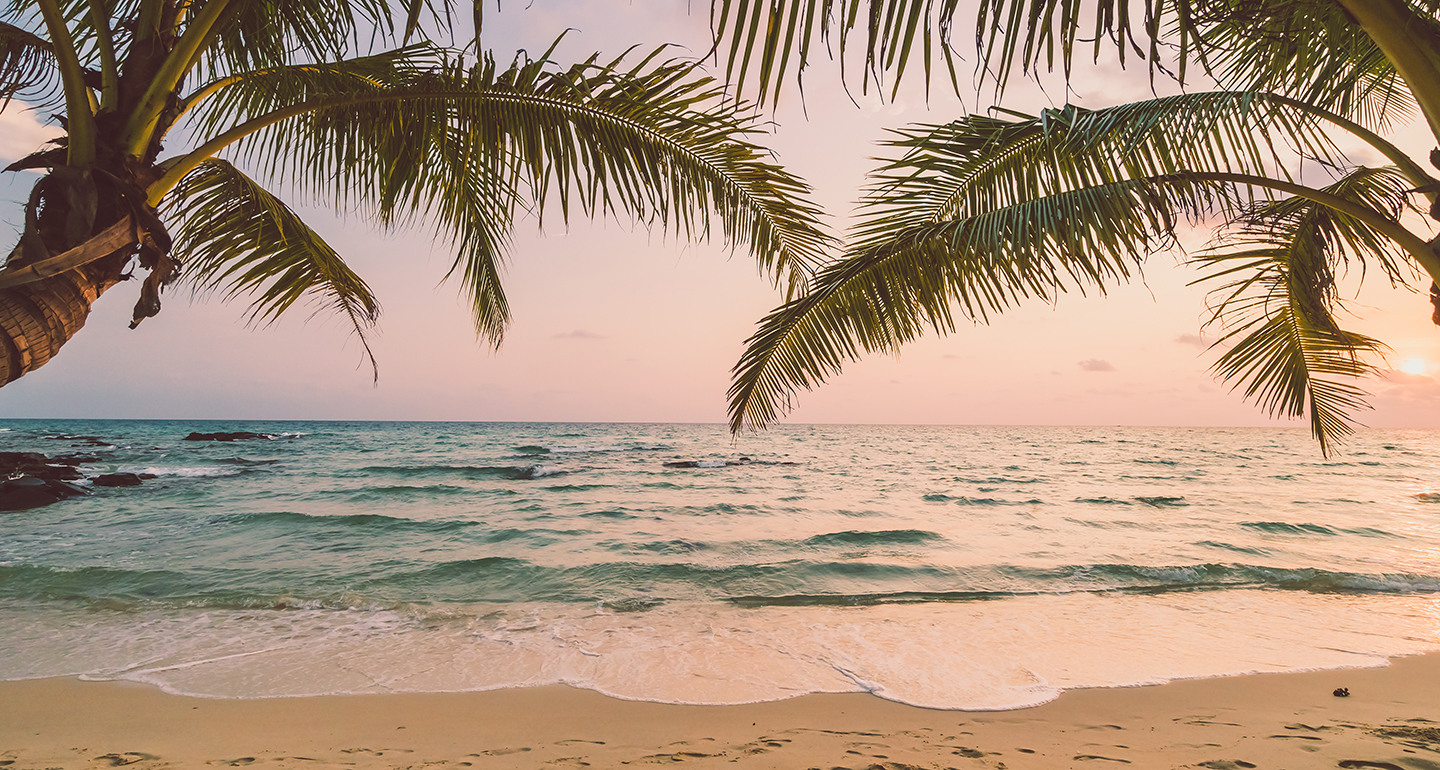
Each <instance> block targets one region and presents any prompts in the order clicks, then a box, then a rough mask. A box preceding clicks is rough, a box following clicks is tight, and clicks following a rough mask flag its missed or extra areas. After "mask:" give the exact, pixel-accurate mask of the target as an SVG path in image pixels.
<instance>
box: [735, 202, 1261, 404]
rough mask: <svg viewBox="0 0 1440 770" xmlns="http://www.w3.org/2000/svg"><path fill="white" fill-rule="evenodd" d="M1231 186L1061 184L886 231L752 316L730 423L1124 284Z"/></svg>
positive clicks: (1217, 205)
mask: <svg viewBox="0 0 1440 770" xmlns="http://www.w3.org/2000/svg"><path fill="white" fill-rule="evenodd" d="M1233 196H1234V191H1233V190H1232V189H1231V187H1230V186H1229V185H1226V184H1221V183H1216V182H1209V181H1205V180H1197V179H1194V178H1191V177H1187V176H1185V175H1178V174H1177V175H1170V176H1167V177H1155V178H1149V179H1139V180H1124V181H1115V182H1108V183H1103V184H1100V185H1097V186H1094V187H1085V188H1079V189H1072V190H1067V191H1065V192H1059V193H1055V194H1052V195H1049V196H1046V197H1044V198H1040V199H1037V200H1027V201H1023V202H1018V203H1014V204H1011V205H1008V206H1003V207H997V208H994V209H991V210H988V211H977V212H970V213H966V214H963V215H958V216H955V217H953V218H950V219H945V220H942V221H939V222H935V223H933V224H930V225H917V226H914V227H912V228H910V229H908V230H904V231H897V232H894V233H892V237H891V238H890V239H889V240H888V241H887V242H884V243H874V244H872V245H870V246H869V247H868V248H866V249H864V250H862V251H857V252H854V253H852V254H851V255H849V256H847V257H845V258H844V259H842V260H839V261H837V262H836V263H834V264H832V265H830V266H829V267H827V268H825V269H824V270H822V271H821V272H820V273H818V274H817V275H816V277H815V279H814V281H813V284H812V288H811V290H810V292H809V293H807V294H806V295H805V296H803V297H801V298H799V299H797V300H794V301H792V302H789V303H787V304H785V305H783V306H782V307H780V308H779V309H777V310H776V311H774V312H772V313H771V314H770V315H768V316H766V317H765V319H763V320H762V321H761V322H760V329H759V331H757V332H756V333H755V335H754V336H752V337H751V338H750V339H749V340H747V342H746V350H745V353H744V355H743V356H742V358H741V359H740V362H739V363H738V364H736V366H735V368H734V370H733V374H734V382H733V384H732V385H731V388H730V426H731V429H732V430H740V429H741V428H743V427H744V426H745V425H747V424H748V425H752V426H756V427H759V426H764V425H767V424H769V423H771V422H773V421H774V420H775V419H777V418H778V417H779V416H780V415H781V414H783V413H784V412H785V411H787V410H788V409H789V408H790V406H791V404H792V401H793V397H794V394H795V392H796V391H797V390H798V389H800V388H806V389H808V388H812V387H814V386H815V385H816V384H818V383H820V382H821V381H823V380H825V379H827V378H828V377H830V376H833V375H835V374H838V373H839V372H840V369H841V367H842V366H843V364H844V363H845V362H846V361H853V360H856V359H858V358H859V356H860V355H861V354H863V353H871V352H877V351H892V352H893V351H896V350H898V348H899V346H900V345H902V344H903V343H905V342H909V341H910V340H913V339H915V338H916V337H918V336H919V335H920V334H921V333H923V332H924V331H925V330H926V329H933V330H935V331H937V332H940V333H942V334H943V333H949V332H951V331H953V330H954V329H955V319H954V316H953V311H952V309H951V308H952V307H958V308H959V309H960V311H961V313H962V314H963V315H964V316H965V317H966V318H968V319H971V320H975V321H983V320H985V319H986V318H987V317H988V315H989V314H991V313H995V312H1000V311H1003V310H1005V309H1007V308H1009V307H1010V306H1011V305H1013V304H1015V303H1016V302H1019V301H1020V300H1023V299H1026V298H1037V299H1042V300H1048V299H1053V298H1054V297H1055V296H1057V295H1058V294H1059V293H1060V292H1064V291H1067V290H1069V289H1071V288H1075V289H1080V290H1082V291H1083V290H1084V289H1085V288H1086V287H1093V288H1096V289H1099V290H1101V291H1103V290H1104V287H1105V285H1106V284H1107V283H1110V282H1113V281H1116V280H1121V281H1123V280H1126V279H1128V278H1129V276H1130V275H1131V273H1132V271H1133V270H1134V266H1135V265H1138V264H1139V262H1140V261H1141V260H1142V259H1143V257H1144V255H1145V254H1148V253H1149V252H1151V251H1152V250H1155V249H1157V248H1161V247H1164V246H1168V245H1170V241H1169V236H1170V233H1171V232H1172V231H1173V230H1174V228H1175V227H1176V226H1177V223H1178V220H1179V218H1180V217H1189V218H1190V219H1192V220H1194V219H1198V217H1200V216H1201V215H1203V214H1204V213H1206V212H1209V211H1214V210H1225V209H1229V208H1231V207H1233V206H1235V205H1236V203H1237V201H1236V200H1234V198H1233Z"/></svg>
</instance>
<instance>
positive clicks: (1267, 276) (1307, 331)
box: [1195, 168, 1414, 455]
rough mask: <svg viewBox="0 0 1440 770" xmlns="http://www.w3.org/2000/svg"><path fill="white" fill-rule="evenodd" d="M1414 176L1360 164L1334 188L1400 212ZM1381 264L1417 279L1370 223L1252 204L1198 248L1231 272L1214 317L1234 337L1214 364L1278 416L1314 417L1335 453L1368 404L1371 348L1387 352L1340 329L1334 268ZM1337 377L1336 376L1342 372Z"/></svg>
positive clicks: (1302, 203) (1306, 204)
mask: <svg viewBox="0 0 1440 770" xmlns="http://www.w3.org/2000/svg"><path fill="white" fill-rule="evenodd" d="M1407 187H1408V180H1407V179H1406V178H1405V177H1404V176H1403V175H1402V174H1400V173H1398V172H1397V171H1395V170H1394V169H1368V168H1357V169H1355V170H1354V171H1352V172H1351V173H1350V174H1348V175H1346V177H1344V178H1343V179H1340V180H1338V181H1337V182H1336V183H1335V184H1333V185H1331V186H1330V187H1328V188H1326V191H1327V192H1331V193H1334V194H1336V195H1340V196H1343V197H1345V198H1347V199H1349V200H1354V201H1359V202H1362V203H1364V204H1365V205H1366V206H1367V207H1369V208H1371V209H1373V210H1376V211H1381V212H1384V213H1386V214H1387V215H1388V216H1390V217H1392V218H1395V217H1398V216H1399V214H1400V213H1401V211H1402V210H1404V208H1405V207H1406V205H1407V196H1406V192H1407ZM1352 260H1353V261H1355V262H1357V263H1358V266H1359V267H1361V268H1362V269H1363V268H1364V267H1365V266H1366V265H1368V264H1370V263H1376V264H1378V265H1379V266H1380V268H1381V269H1382V270H1383V271H1384V273H1385V274H1386V275H1387V276H1388V277H1389V278H1390V279H1391V281H1392V282H1397V283H1400V282H1404V281H1405V280H1406V279H1407V278H1409V277H1413V275H1414V274H1413V268H1411V267H1409V263H1408V262H1406V260H1405V256H1404V254H1403V253H1401V252H1400V251H1399V250H1398V249H1397V248H1396V246H1395V244H1394V243H1393V242H1392V241H1390V240H1389V239H1388V238H1386V237H1385V236H1383V235H1381V234H1379V233H1377V232H1375V231H1374V230H1373V229H1371V228H1370V227H1368V226H1367V225H1365V224H1364V223H1363V222H1359V221H1356V220H1355V219H1353V218H1351V217H1348V216H1346V215H1344V214H1342V213H1339V212H1336V211H1334V210H1332V209H1329V208H1326V207H1324V206H1320V205H1317V204H1315V203H1312V202H1310V201H1307V200H1304V199H1299V198H1287V199H1284V200H1280V201H1274V202H1271V203H1268V204H1265V205H1263V206H1258V207H1256V208H1254V209H1252V210H1249V211H1247V212H1245V214H1244V218H1243V221H1242V223H1241V227H1240V228H1238V230H1237V231H1236V232H1235V233H1234V234H1233V235H1232V236H1230V237H1227V238H1225V239H1223V240H1222V241H1220V242H1218V243H1217V245H1216V246H1214V247H1212V248H1210V249H1207V250H1206V251H1204V252H1201V253H1199V254H1197V255H1196V257H1195V261H1196V263H1197V264H1199V265H1200V266H1202V267H1203V268H1205V269H1207V270H1208V271H1209V274H1208V275H1207V276H1206V277H1205V278H1203V279H1202V280H1216V279H1225V280H1226V283H1225V284H1223V285H1222V286H1221V287H1219V288H1218V289H1216V290H1215V292H1213V294H1212V296H1215V297H1217V298H1218V300H1219V301H1218V303H1217V304H1216V306H1215V309H1214V316H1213V318H1212V321H1211V322H1212V323H1215V324H1218V325H1220V326H1222V327H1223V328H1225V329H1226V330H1227V331H1226V333H1225V334H1224V336H1222V337H1221V338H1220V339H1219V340H1218V342H1217V344H1219V343H1231V344H1233V345H1234V347H1232V348H1230V350H1228V351H1227V352H1226V353H1225V354H1224V355H1223V356H1221V357H1220V359H1219V360H1218V361H1217V362H1216V364H1215V367H1214V370H1215V372H1216V374H1217V375H1218V376H1220V377H1221V378H1222V379H1225V380H1228V381H1231V382H1232V383H1234V387H1235V388H1236V389H1240V388H1243V389H1244V394H1245V397H1246V398H1247V399H1249V400H1252V401H1254V402H1256V403H1257V404H1258V405H1259V406H1260V407H1261V408H1262V409H1264V410H1265V411H1266V412H1268V413H1269V414H1271V415H1272V416H1277V417H1289V418H1295V417H1301V416H1304V415H1306V414H1308V415H1309V418H1310V429H1311V432H1312V433H1313V434H1314V436H1315V438H1316V440H1317V441H1318V442H1319V443H1320V448H1321V451H1322V452H1324V453H1326V454H1327V455H1328V454H1329V453H1330V451H1331V450H1332V449H1333V448H1334V446H1335V444H1336V443H1337V442H1338V441H1340V440H1343V439H1344V437H1345V436H1348V435H1349V434H1350V433H1352V432H1353V430H1354V427H1353V426H1354V424H1355V420H1354V417H1353V414H1354V412H1356V411H1358V410H1360V409H1364V408H1367V407H1366V404H1365V401H1364V399H1365V396H1366V395H1367V394H1366V393H1365V391H1363V390H1361V389H1360V388H1358V387H1357V386H1355V385H1354V384H1353V380H1354V379H1356V378H1359V377H1363V376H1366V375H1368V374H1372V373H1374V372H1375V371H1376V369H1375V366H1374V364H1372V363H1371V362H1370V361H1369V360H1368V359H1367V356H1377V355H1381V354H1383V353H1384V352H1385V351H1386V350H1387V348H1386V347H1385V346H1384V345H1383V344H1382V343H1380V342H1379V341H1378V340H1375V339H1373V338H1370V337H1367V336H1364V335H1361V334H1357V333H1355V332H1349V331H1345V330H1343V329H1341V328H1340V326H1339V323H1338V322H1337V321H1336V319H1335V317H1334V313H1335V311H1336V310H1337V309H1339V307H1340V306H1341V303H1340V300H1339V298H1338V296H1337V293H1336V289H1335V281H1336V272H1337V270H1339V269H1342V268H1345V267H1347V266H1348V265H1349V264H1350V262H1351V261H1352ZM1337 378H1338V379H1337Z"/></svg>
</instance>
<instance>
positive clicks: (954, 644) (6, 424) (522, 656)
mask: <svg viewBox="0 0 1440 770" xmlns="http://www.w3.org/2000/svg"><path fill="white" fill-rule="evenodd" d="M217 431H252V432H258V433H264V434H267V435H268V436H270V438H265V439H257V440H248V441H234V442H216V441H186V440H183V439H184V438H185V437H186V436H187V435H188V434H190V433H191V432H217ZM0 451H38V452H45V453H47V454H50V455H57V454H69V453H80V454H86V455H91V456H93V457H95V458H97V459H96V461H95V462H92V463H89V464H87V465H84V466H82V468H83V469H84V471H85V472H86V473H87V474H89V475H91V476H95V475H99V474H101V473H112V472H133V473H144V474H153V475H154V478H153V479H149V480H147V481H145V482H144V483H143V484H142V485H141V486H138V487H128V488H107V487H96V488H94V490H93V494H91V495H89V496H85V497H79V498H74V499H70V500H66V501H63V502H60V503H57V504H55V505H51V506H48V507H44V508H37V509H32V510H27V511H18V512H13V513H3V514H0V679H7V680H18V679H31V678H40V677H59V676H78V677H80V678H83V679H87V680H102V681H110V680H120V681H131V682H143V683H148V684H151V685H155V686H157V687H160V688H162V689H164V690H166V691H169V692H173V693H184V694H188V695H198V696H205V697H213V698H269V697H291V696H309V695H320V694H341V693H394V692H452V691H475V690H493V689H501V688H520V687H534V686H539V685H549V684H557V683H563V684H567V685H570V686H573V687H578V688H586V689H590V690H596V691H599V692H602V693H606V694H608V695H612V696H615V697H618V698H626V699H634V700H646V701H658V702H666V703H690V704H729V703H749V702H758V701H768V700H776V699H783V698H790V697H794V696H798V695H802V694H806V693H835V692H869V693H874V694H875V695H877V696H879V697H881V698H887V699H890V700H893V701H899V702H901V703H907V704H913V705H915V706H921V707H926V708H936V709H964V710H1003V709H1014V708H1023V707H1027V706H1033V705H1036V704H1039V703H1043V702H1045V701H1048V700H1051V699H1053V698H1055V697H1057V695H1059V694H1060V693H1061V692H1063V691H1065V690H1068V689H1075V688H1090V687H1125V686H1135V685H1146V684H1154V683H1161V682H1165V681H1169V680H1174V679H1184V678H1196V677H1215V676H1227V675H1236V674H1245V673H1252V672H1271V671H1299V670H1316V669H1345V668H1354V667H1369V666H1382V665H1386V661H1387V658H1390V657H1394V656H1402V655H1413V654H1419V653H1424V652H1429V651H1435V650H1440V464H1437V462H1436V460H1437V458H1440V432H1437V431H1425V430H1365V431H1362V432H1360V433H1359V434H1358V435H1356V436H1355V437H1354V438H1353V440H1351V441H1350V442H1349V443H1348V444H1346V445H1345V446H1344V447H1342V449H1341V451H1340V452H1339V453H1337V454H1336V455H1334V456H1332V457H1331V458H1329V459H1327V458H1325V457H1323V456H1322V455H1321V453H1320V452H1319V450H1318V448H1317V447H1316V445H1315V444H1314V443H1313V441H1312V440H1311V439H1310V438H1309V436H1308V434H1307V433H1306V431H1304V430H1303V429H1290V428H1263V429H1262V428H1137V427H996V426H983V427H965V426H856V425H781V426H778V427H775V428H772V429H770V430H768V431H765V432H762V433H755V434H745V435H741V436H739V437H735V438H732V436H731V435H730V434H729V433H728V431H727V430H726V429H725V427H724V426H721V425H694V424H678V425H669V424H600V423H579V424H560V423H462V422H450V423H447V422H246V421H197V420H172V421H163V420H157V421H120V420H115V421H112V420H0ZM1338 681H1341V680H1340V679H1339V678H1337V682H1338Z"/></svg>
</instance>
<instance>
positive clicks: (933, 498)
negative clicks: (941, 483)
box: [925, 494, 1045, 506]
mask: <svg viewBox="0 0 1440 770" xmlns="http://www.w3.org/2000/svg"><path fill="white" fill-rule="evenodd" d="M925 500H926V501H928V502H932V503H936V502H946V503H954V504H956V505H981V506H988V505H1044V504H1045V501H1044V500H1040V499H1035V498H1032V499H1030V500H1003V499H1001V498H998V497H965V496H963V495H961V496H955V497H952V496H950V495H941V494H931V495H925Z"/></svg>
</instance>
